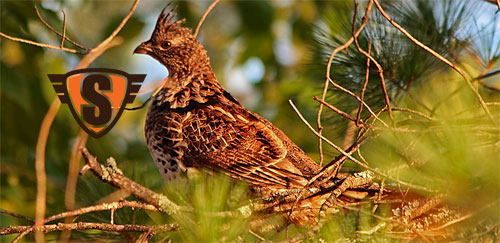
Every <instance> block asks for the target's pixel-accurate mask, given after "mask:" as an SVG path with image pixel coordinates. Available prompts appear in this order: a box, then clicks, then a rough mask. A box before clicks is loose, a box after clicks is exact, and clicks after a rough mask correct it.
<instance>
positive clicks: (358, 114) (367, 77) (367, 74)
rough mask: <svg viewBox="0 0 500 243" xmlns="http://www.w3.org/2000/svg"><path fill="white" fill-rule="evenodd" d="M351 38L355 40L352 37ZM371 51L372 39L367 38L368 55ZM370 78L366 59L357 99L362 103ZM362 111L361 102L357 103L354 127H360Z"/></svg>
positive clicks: (367, 59) (368, 62) (368, 61)
mask: <svg viewBox="0 0 500 243" xmlns="http://www.w3.org/2000/svg"><path fill="white" fill-rule="evenodd" d="M353 38H356V37H355V36H353ZM371 51H372V38H368V55H370V54H371ZM369 77H370V58H368V57H367V58H366V72H365V82H364V83H363V88H361V94H360V95H359V98H360V99H361V100H362V101H364V97H365V91H366V87H367V86H368V80H369ZM362 111H363V102H359V108H358V113H357V115H356V126H360V119H361V112H362Z"/></svg>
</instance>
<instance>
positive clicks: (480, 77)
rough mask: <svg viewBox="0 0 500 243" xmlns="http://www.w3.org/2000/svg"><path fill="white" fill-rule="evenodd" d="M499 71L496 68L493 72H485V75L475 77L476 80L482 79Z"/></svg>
mask: <svg viewBox="0 0 500 243" xmlns="http://www.w3.org/2000/svg"><path fill="white" fill-rule="evenodd" d="M499 73H500V70H496V71H493V72H491V73H487V74H483V75H480V76H478V77H475V78H474V80H481V79H485V78H489V77H492V76H495V75H497V74H499Z"/></svg>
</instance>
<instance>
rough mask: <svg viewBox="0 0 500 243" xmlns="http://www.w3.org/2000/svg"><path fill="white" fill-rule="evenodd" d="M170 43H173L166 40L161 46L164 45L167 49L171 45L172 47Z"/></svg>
mask: <svg viewBox="0 0 500 243" xmlns="http://www.w3.org/2000/svg"><path fill="white" fill-rule="evenodd" d="M170 45H172V44H171V43H170V41H165V42H163V43H161V47H162V48H163V49H167V48H169V47H170Z"/></svg>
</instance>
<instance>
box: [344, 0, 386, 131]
mask: <svg viewBox="0 0 500 243" xmlns="http://www.w3.org/2000/svg"><path fill="white" fill-rule="evenodd" d="M353 1H354V15H353V16H354V17H353V20H352V35H353V38H354V44H355V46H356V49H358V51H359V52H360V53H361V54H363V55H365V56H366V57H367V58H369V59H370V61H371V62H373V64H375V66H376V67H377V70H378V75H379V77H380V85H381V86H382V92H383V93H384V100H385V105H386V106H387V112H388V114H389V119H391V122H392V125H393V126H395V123H394V117H393V116H392V109H391V101H390V99H389V95H388V94H387V88H386V87H385V78H384V69H383V68H382V66H381V65H380V64H379V63H378V62H377V60H375V58H373V57H372V56H371V55H370V53H368V52H366V51H365V50H363V49H362V48H361V47H360V46H359V43H358V38H357V36H355V31H354V27H355V26H356V18H357V12H358V10H357V9H358V3H357V2H356V0H353ZM370 3H373V0H370Z"/></svg>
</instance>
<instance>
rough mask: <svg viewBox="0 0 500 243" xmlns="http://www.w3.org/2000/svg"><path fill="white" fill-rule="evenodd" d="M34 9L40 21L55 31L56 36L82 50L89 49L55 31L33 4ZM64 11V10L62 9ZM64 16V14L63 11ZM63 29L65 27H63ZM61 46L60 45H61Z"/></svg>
mask: <svg viewBox="0 0 500 243" xmlns="http://www.w3.org/2000/svg"><path fill="white" fill-rule="evenodd" d="M35 10H36V14H37V15H38V19H40V21H41V22H42V23H43V24H44V25H45V26H46V27H47V28H49V29H50V30H51V31H52V32H54V33H56V34H57V35H58V36H60V37H63V39H66V40H67V41H69V42H70V43H71V44H73V45H75V46H77V47H79V48H81V49H84V50H90V48H87V47H85V46H83V45H80V44H78V43H77V42H76V41H74V40H72V39H70V38H69V37H67V36H64V35H63V34H61V33H60V32H59V31H57V30H56V29H54V28H53V27H52V26H50V25H49V23H47V21H45V20H44V19H43V18H42V15H41V14H40V11H38V7H37V6H36V5H35ZM63 11H64V10H63ZM63 14H64V15H65V16H66V14H65V13H63ZM64 29H65V28H64ZM61 47H62V46H61Z"/></svg>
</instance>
